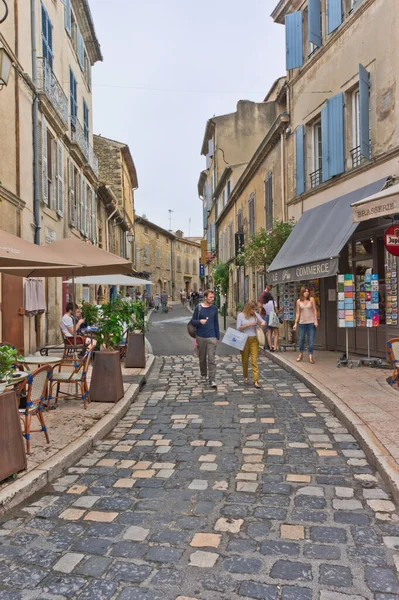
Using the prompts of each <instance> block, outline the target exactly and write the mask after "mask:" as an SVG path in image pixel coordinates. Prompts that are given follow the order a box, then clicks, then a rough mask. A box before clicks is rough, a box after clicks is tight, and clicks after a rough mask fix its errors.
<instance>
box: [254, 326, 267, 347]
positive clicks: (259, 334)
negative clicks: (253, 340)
mask: <svg viewBox="0 0 399 600" xmlns="http://www.w3.org/2000/svg"><path fill="white" fill-rule="evenodd" d="M256 337H257V338H258V344H259V346H261V347H262V348H263V347H264V346H265V345H266V337H265V333H264V331H263V329H262V328H261V327H257V328H256Z"/></svg>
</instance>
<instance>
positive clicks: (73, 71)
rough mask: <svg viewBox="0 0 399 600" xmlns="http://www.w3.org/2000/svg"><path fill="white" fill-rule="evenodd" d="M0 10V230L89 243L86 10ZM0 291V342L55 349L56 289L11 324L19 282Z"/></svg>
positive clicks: (90, 37) (94, 52) (19, 302)
mask: <svg viewBox="0 0 399 600" xmlns="http://www.w3.org/2000/svg"><path fill="white" fill-rule="evenodd" d="M9 8H10V11H9V16H8V17H7V19H6V21H5V23H4V24H3V25H2V32H1V34H0V42H1V44H2V45H3V46H4V47H5V48H6V49H7V51H8V52H9V54H10V55H11V58H12V60H13V67H12V70H11V76H10V80H9V82H8V85H7V86H5V89H4V90H3V95H2V98H1V102H0V130H1V132H2V133H1V136H2V149H3V153H2V154H3V159H2V164H1V167H0V179H1V181H2V184H1V190H0V193H1V199H2V202H1V203H0V216H1V219H0V221H1V227H3V228H4V229H6V230H7V231H10V232H12V233H15V234H16V235H20V236H22V237H24V238H25V239H26V240H28V241H31V242H35V243H38V244H42V245H43V244H46V243H52V242H54V241H56V240H59V239H62V238H64V237H68V236H71V235H76V236H78V237H81V238H83V239H87V240H91V241H92V242H93V243H96V241H97V222H96V219H97V197H96V188H97V176H98V162H97V158H96V156H95V153H94V150H93V132H92V85H91V69H92V67H93V65H94V64H95V63H96V62H97V61H99V60H102V55H101V50H100V46H99V43H98V40H97V37H96V34H95V30H94V24H93V20H92V16H91V13H90V8H89V5H88V2H87V1H85V0H65V1H64V2H53V1H52V0H42V1H39V0H36V1H35V2H33V3H28V2H24V3H18V4H17V3H14V5H12V6H10V7H9ZM16 9H17V10H16ZM2 283H3V292H6V293H3V301H2V307H3V310H2V339H7V340H9V341H13V342H14V343H15V344H16V345H17V346H18V347H19V348H23V349H25V350H26V351H29V350H34V349H36V347H38V346H40V345H44V344H46V343H54V342H55V341H57V340H58V339H59V331H58V329H59V328H58V323H59V320H60V315H61V312H62V307H63V301H65V294H64V292H63V284H62V281H61V280H60V279H59V278H58V279H57V278H48V279H46V280H45V287H46V301H47V312H46V313H45V315H43V316H38V317H35V318H34V319H33V318H30V319H28V318H21V317H18V316H17V315H18V314H21V311H20V310H19V309H20V308H21V307H22V306H23V280H22V279H21V280H19V279H17V278H12V279H10V277H9V276H6V275H3V276H2ZM10 321H13V322H16V323H18V327H15V326H14V330H13V331H12V332H9V331H8V330H7V325H6V323H8V322H10ZM10 334H11V337H12V340H10Z"/></svg>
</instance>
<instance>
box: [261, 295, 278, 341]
mask: <svg viewBox="0 0 399 600" xmlns="http://www.w3.org/2000/svg"><path fill="white" fill-rule="evenodd" d="M263 302H264V304H263V308H264V309H265V313H266V323H267V343H268V346H269V350H270V352H276V351H277V350H278V333H279V328H278V327H275V326H271V325H270V324H269V322H270V313H271V312H275V313H276V314H277V303H276V301H275V299H274V298H273V296H272V295H271V293H270V292H265V293H264V294H263ZM272 338H273V340H272Z"/></svg>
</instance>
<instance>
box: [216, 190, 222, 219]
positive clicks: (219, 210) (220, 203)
mask: <svg viewBox="0 0 399 600" xmlns="http://www.w3.org/2000/svg"><path fill="white" fill-rule="evenodd" d="M223 195H224V194H221V195H220V196H219V198H218V204H217V213H218V216H219V215H220V214H222V210H223Z"/></svg>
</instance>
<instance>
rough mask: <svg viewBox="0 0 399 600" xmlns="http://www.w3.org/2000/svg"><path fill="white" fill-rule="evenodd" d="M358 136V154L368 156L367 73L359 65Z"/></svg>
mask: <svg viewBox="0 0 399 600" xmlns="http://www.w3.org/2000/svg"><path fill="white" fill-rule="evenodd" d="M359 104H360V116H359V124H360V127H359V138H360V154H361V155H362V156H364V158H367V159H368V158H370V99H369V73H368V71H366V69H365V68H364V67H363V65H359Z"/></svg>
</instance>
